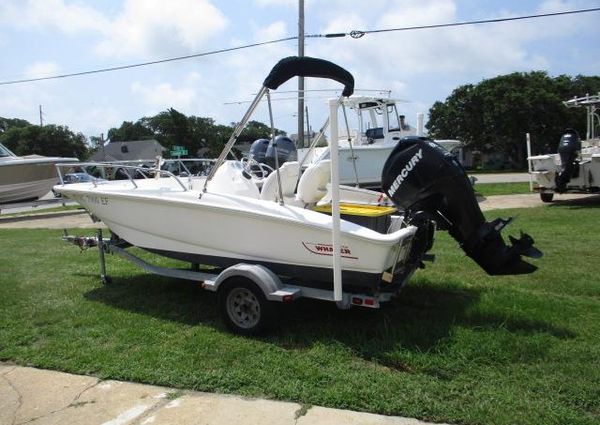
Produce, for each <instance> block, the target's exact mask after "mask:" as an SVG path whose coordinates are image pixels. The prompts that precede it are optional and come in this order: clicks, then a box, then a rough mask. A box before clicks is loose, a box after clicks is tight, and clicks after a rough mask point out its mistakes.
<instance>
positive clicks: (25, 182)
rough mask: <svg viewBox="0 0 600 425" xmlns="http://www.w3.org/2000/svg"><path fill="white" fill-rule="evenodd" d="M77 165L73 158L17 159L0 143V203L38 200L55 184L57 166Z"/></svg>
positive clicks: (33, 157) (31, 157) (33, 156)
mask: <svg viewBox="0 0 600 425" xmlns="http://www.w3.org/2000/svg"><path fill="white" fill-rule="evenodd" d="M69 162H71V163H74V162H78V159H77V158H60V157H46V156H39V155H28V156H21V157H19V156H17V155H15V154H14V153H12V152H11V151H10V150H9V149H8V148H6V147H5V146H3V145H2V144H0V204H5V203H9V202H20V201H26V200H35V199H38V198H40V197H42V196H44V195H46V194H47V193H49V192H50V190H51V189H52V186H54V185H55V184H56V182H57V181H58V175H57V173H56V166H55V165H56V164H57V163H69Z"/></svg>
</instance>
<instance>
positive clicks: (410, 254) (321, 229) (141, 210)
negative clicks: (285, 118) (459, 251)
mask: <svg viewBox="0 0 600 425" xmlns="http://www.w3.org/2000/svg"><path fill="white" fill-rule="evenodd" d="M295 76H304V77H307V76H308V77H310V76H313V77H321V78H329V79H333V80H335V81H338V82H340V83H342V84H343V85H344V90H343V93H342V97H341V98H340V99H331V100H330V101H329V118H330V119H329V122H330V140H331V142H330V149H331V152H332V155H331V159H330V160H321V161H318V162H316V163H314V164H312V165H311V166H309V167H308V168H306V170H304V171H303V172H301V167H300V164H299V163H298V162H297V161H290V162H285V163H282V164H280V163H278V159H277V158H278V154H277V151H275V155H274V157H275V170H274V171H272V172H271V173H270V174H268V176H266V177H265V175H266V174H267V173H266V172H265V171H268V170H266V166H265V165H264V164H261V163H257V162H253V161H251V160H245V161H237V160H226V157H227V155H228V154H229V152H230V151H231V149H232V147H233V145H234V144H235V142H236V140H237V138H238V136H239V135H240V133H241V132H242V130H243V128H244V126H245V124H246V123H247V122H248V121H249V120H250V117H251V115H252V113H253V112H254V110H255V109H256V107H257V106H258V104H259V103H260V101H261V99H262V98H263V97H265V96H266V97H267V100H268V101H269V102H268V105H269V115H270V117H272V116H273V114H272V111H271V102H270V90H275V89H277V88H278V87H279V86H280V85H281V84H283V83H284V82H285V81H287V80H289V79H290V78H292V77H295ZM353 87H354V78H353V77H352V75H351V74H350V73H348V72H347V71H346V70H344V69H343V68H341V67H339V66H337V65H335V64H332V63H330V62H327V61H324V60H321V59H315V58H309V57H302V58H298V57H291V58H286V59H283V60H282V61H280V62H279V63H278V64H277V65H276V66H275V67H274V68H273V69H272V71H271V73H270V74H269V76H268V77H267V78H266V79H265V81H264V82H263V87H262V88H261V90H260V91H259V93H258V95H257V96H256V99H255V100H254V101H253V103H252V105H251V106H250V108H249V110H248V112H247V113H246V114H245V115H244V117H243V119H242V120H241V121H240V123H239V124H238V125H237V126H236V128H235V130H234V132H233V134H232V136H231V138H230V139H229V141H228V142H227V144H226V146H225V148H224V149H223V151H222V153H221V155H220V156H219V158H217V160H216V161H215V165H214V166H213V167H212V169H211V171H210V173H209V174H208V175H200V176H194V177H192V176H188V177H178V176H175V175H174V174H172V173H170V172H168V171H164V170H160V169H159V167H156V168H154V169H151V170H149V169H147V168H146V169H141V168H140V167H130V166H123V168H124V169H125V170H130V171H128V172H127V174H128V177H129V178H128V179H126V180H117V181H93V182H89V183H75V184H69V185H57V186H55V187H54V190H55V191H57V192H59V193H61V194H62V195H63V196H66V197H68V198H71V199H73V200H75V201H77V202H78V203H80V204H81V205H82V206H83V207H85V208H86V209H87V210H88V212H89V213H90V214H91V215H92V216H93V217H95V218H97V219H99V220H101V221H102V222H104V223H105V224H106V225H107V226H108V228H109V229H110V231H111V232H112V233H113V237H112V240H113V241H116V242H114V243H113V242H111V243H110V244H109V245H110V247H112V248H110V249H108V251H109V252H114V247H115V246H116V245H117V244H120V241H124V242H127V243H129V244H131V245H134V246H137V247H140V248H143V249H145V250H147V251H150V252H153V253H157V254H160V255H163V256H166V257H172V258H176V259H180V260H184V261H187V262H190V263H193V264H205V265H211V266H217V267H228V268H227V269H226V270H224V271H223V272H222V273H220V274H219V277H218V278H214V279H213V278H211V277H206V274H202V276H203V277H200V278H198V277H197V275H193V276H195V277H192V278H193V279H201V280H202V281H204V284H203V285H204V287H205V288H210V289H211V290H214V291H217V292H218V294H219V300H223V301H222V303H223V304H222V305H223V306H224V310H225V311H226V314H225V316H224V319H225V320H226V321H229V322H230V323H234V325H233V326H232V328H234V329H236V330H237V331H240V329H243V332H248V333H252V332H254V331H255V330H257V329H258V328H259V327H260V326H261V324H260V323H261V319H260V317H261V314H260V311H262V310H263V309H265V308H267V307H266V304H265V303H264V302H263V301H264V300H267V299H268V300H285V299H289V300H291V299H292V298H293V297H294V296H295V295H294V294H298V293H299V292H302V293H303V294H305V296H306V295H307V294H310V296H311V297H314V298H320V299H328V300H331V301H336V302H338V303H342V302H343V300H344V299H345V300H346V301H348V302H349V303H350V304H360V305H368V306H371V307H376V306H378V305H379V302H380V301H382V300H389V298H390V297H391V296H392V295H394V294H396V293H397V292H398V291H399V290H400V288H402V286H403V285H404V284H405V283H406V282H407V280H408V279H409V278H410V276H411V275H412V274H413V272H414V271H415V270H416V269H417V268H418V267H420V266H422V261H423V260H424V259H425V257H426V253H427V251H428V250H429V249H430V248H431V246H432V244H433V236H434V232H435V225H434V219H436V220H437V219H439V217H437V218H435V217H434V216H433V215H432V214H430V213H429V212H428V210H431V211H438V210H441V211H443V212H446V213H447V215H448V216H449V217H454V215H457V216H460V214H461V213H462V212H465V214H466V215H465V217H467V218H466V219H463V220H462V221H461V222H460V223H459V224H458V225H459V226H460V229H457V230H456V232H455V233H454V234H453V236H454V237H455V238H457V239H459V240H460V237H458V236H457V235H458V234H460V235H463V234H464V240H463V241H462V242H465V245H464V246H465V247H467V248H465V250H466V251H467V254H468V255H470V256H472V257H473V258H474V259H475V260H476V261H477V262H478V263H479V264H480V265H482V267H483V268H484V269H486V271H488V272H489V273H491V274H507V273H522V272H531V271H533V270H534V269H535V267H533V266H530V268H529V269H528V270H527V271H522V270H516V269H517V268H519V267H520V266H521V263H522V261H521V255H527V254H528V253H530V251H533V250H534V248H533V240H515V241H514V243H513V245H514V246H511V247H509V246H506V245H505V244H504V241H503V240H502V237H501V236H500V229H501V227H503V225H505V224H506V223H505V222H503V223H500V224H499V223H497V222H494V223H492V224H489V223H485V222H484V220H483V215H482V214H481V211H480V210H479V207H478V205H477V201H476V200H475V197H474V194H473V190H472V188H471V186H470V183H469V181H468V179H467V177H466V174H464V171H463V170H462V167H460V164H458V162H456V159H455V157H454V156H453V155H451V154H449V153H448V152H447V151H445V150H443V149H442V148H441V147H440V146H439V145H437V144H435V143H433V142H432V141H430V140H428V139H426V138H419V137H413V138H412V139H410V140H409V141H407V142H402V143H399V144H398V146H396V148H395V150H394V152H393V155H392V156H390V158H389V159H388V161H386V167H387V168H390V170H391V171H390V174H389V175H385V179H384V180H385V181H384V183H385V186H386V191H387V193H388V195H389V198H388V197H387V196H386V195H385V194H383V193H380V192H375V191H370V190H366V189H360V188H354V187H345V186H343V185H340V183H339V172H338V170H339V167H338V162H339V161H338V158H339V156H338V151H337V149H338V144H337V141H338V134H337V133H338V110H339V108H340V105H341V103H342V101H343V99H345V98H347V97H348V96H350V95H351V94H352V91H353ZM271 121H272V119H271ZM271 127H272V128H274V127H275V126H274V124H273V123H272V122H271ZM273 145H274V146H273V147H274V148H275V149H276V143H275V138H274V139H273ZM404 145H406V147H407V149H408V150H405V149H404ZM413 148H414V149H416V153H414V154H413V153H412V150H411V149H413ZM442 151H443V153H442ZM407 152H409V153H410V156H408V157H407V155H406V154H407ZM424 152H425V153H424ZM397 154H399V156H398V155H397ZM394 155H396V156H398V157H396V156H394ZM390 161H391V162H390ZM81 165H82V166H88V165H89V164H85V163H84V164H81ZM94 165H95V166H96V167H103V166H106V167H111V166H114V164H94ZM424 167H425V168H424ZM421 168H423V169H421ZM132 169H133V170H132ZM134 170H136V171H138V172H140V173H142V174H144V175H145V177H146V178H138V179H134V178H133V176H134V175H136V174H135V173H134V172H133V171H134ZM397 170H399V171H397ZM429 171H432V173H429ZM411 172H412V174H411ZM415 172H418V173H416V174H415ZM421 172H423V173H425V175H429V174H432V175H435V177H434V178H429V177H428V178H427V181H426V182H423V181H422V180H423V179H422V177H420V174H419V173H421ZM407 173H408V174H407ZM161 176H167V177H161ZM413 176H417V181H416V183H415V182H414V181H412V177H413ZM402 179H404V180H405V181H406V182H405V183H406V184H404V185H402V186H401V184H402V181H401V180H402ZM390 182H391V184H390ZM446 186H449V187H450V188H452V189H453V190H454V192H453V195H452V196H451V197H450V199H449V200H447V199H444V198H443V196H439V197H438V192H437V191H438V190H442V189H443V188H444V187H446ZM405 189H409V190H410V191H412V192H413V193H412V194H411V195H410V196H406V197H405V196H403V195H402V194H403V193H404V190H405ZM464 191H466V193H463V192H464ZM441 195H443V194H441ZM430 196H433V198H434V199H438V198H439V199H441V200H442V201H443V203H444V205H435V204H433V203H431V202H428V203H424V202H423V200H424V199H428V197H430ZM469 196H470V197H469ZM390 199H395V200H396V201H394V202H397V203H398V205H400V204H402V202H404V201H406V202H407V205H411V204H414V203H415V202H423V205H424V209H420V210H417V209H411V208H406V210H405V211H402V212H401V213H398V212H397V211H396V207H395V206H393V205H392V204H391V202H390ZM398 199H402V201H397V200H398ZM425 204H426V205H425ZM448 206H450V210H448V211H446V210H445V209H444V208H446V209H448ZM432 208H433V209H432ZM477 214H479V215H477ZM471 218H473V220H474V223H473V224H472V225H471V223H470V222H469V220H470V219H471ZM446 221H447V219H446ZM446 225H448V223H446ZM449 227H450V228H451V229H453V224H452V223H450V226H449ZM461 237H462V236H461ZM67 239H70V240H77V241H83V242H85V244H87V242H86V241H87V239H76V238H69V237H67ZM522 239H524V238H522ZM83 242H82V243H83ZM515 242H516V243H515ZM97 243H98V244H99V245H101V244H103V239H102V237H101V236H99V237H98V238H97ZM517 245H518V246H517ZM528 251H529V252H528ZM99 252H100V253H101V257H102V256H103V254H102V253H103V252H104V251H103V249H100V250H99ZM102 258H103V257H102ZM101 264H103V260H102V261H101ZM145 267H146V266H145ZM249 268H250V269H252V270H254V272H252V273H254V274H253V275H252V276H254V277H256V276H257V275H260V276H259V277H258V278H256V279H253V278H251V276H250V274H251V272H249V271H248V270H249ZM148 269H149V270H156V268H148ZM101 271H102V272H101V273H102V275H104V274H105V273H104V271H103V266H101ZM230 271H231V272H230ZM230 273H235V275H232V274H230ZM186 276H190V274H189V272H188V273H186ZM229 278H232V279H234V280H229ZM206 280H208V281H206ZM257 281H258V282H262V283H259V284H258V285H257V284H256V282H257ZM282 285H287V286H285V287H283V286H282ZM289 288H294V289H293V290H290V289H289ZM306 288H309V289H306ZM315 291H317V292H315ZM348 294H351V295H350V296H348ZM363 296H367V297H371V298H361V297H363ZM286 297H288V298H286ZM290 297H291V298H290ZM348 298H350V299H348ZM260 300H263V301H260ZM220 302H221V301H220ZM249 318H250V319H249Z"/></svg>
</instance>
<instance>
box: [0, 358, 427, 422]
mask: <svg viewBox="0 0 600 425" xmlns="http://www.w3.org/2000/svg"><path fill="white" fill-rule="evenodd" d="M25 423H27V424H32V425H59V424H60V425H63V424H69V425H96V424H98V425H100V424H102V425H149V424H152V425H163V424H169V425H174V424H177V425H187V424H203V425H221V424H222V425H233V424H246V425H252V424H261V425H269V424H273V425H286V424H290V425H303V424H304V425H308V424H310V425H321V424H323V425H325V424H336V425H338V424H340V425H344V424H352V425H355V424H356V425H358V424H362V425H427V424H428V423H427V422H422V421H418V420H416V419H407V418H401V417H394V416H382V415H374V414H370V413H360V412H352V411H348V410H338V409H329V408H324V407H317V406H302V405H300V404H297V403H288V402H281V401H272V400H260V399H249V398H242V397H236V396H229V395H218V394H208V393H201V392H196V391H180V390H174V389H169V388H163V387H156V386H152V385H141V384H132V383H128V382H119V381H101V380H99V379H98V378H94V377H90V376H78V375H71V374H68V373H62V372H53V371H47V370H39V369H33V368H29V367H20V366H14V365H10V364H6V363H0V424H3V425H9V424H10V425H21V424H25Z"/></svg>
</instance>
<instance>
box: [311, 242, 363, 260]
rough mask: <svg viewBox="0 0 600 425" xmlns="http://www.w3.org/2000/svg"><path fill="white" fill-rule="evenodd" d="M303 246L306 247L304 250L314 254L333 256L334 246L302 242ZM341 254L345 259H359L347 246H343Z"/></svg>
mask: <svg viewBox="0 0 600 425" xmlns="http://www.w3.org/2000/svg"><path fill="white" fill-rule="evenodd" d="M302 245H304V248H306V249H308V250H309V251H310V252H312V253H313V254H317V255H329V256H332V255H333V245H331V244H326V243H313V242H302ZM341 252H342V257H343V258H350V259H352V260H358V257H354V256H353V255H352V252H351V251H350V248H348V247H347V246H346V245H342V247H341Z"/></svg>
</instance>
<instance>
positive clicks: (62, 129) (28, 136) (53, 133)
mask: <svg viewBox="0 0 600 425" xmlns="http://www.w3.org/2000/svg"><path fill="white" fill-rule="evenodd" d="M85 142H86V138H85V136H84V135H83V134H81V133H73V132H72V131H71V130H69V128H68V127H66V126H60V125H59V126H57V125H45V126H43V127H40V126H39V125H31V124H28V125H25V126H11V127H9V128H8V130H6V131H4V132H3V133H1V134H0V143H2V144H3V145H5V146H6V147H7V148H8V149H10V150H11V151H13V152H14V153H15V154H17V155H33V154H35V155H44V156H66V157H77V158H79V159H84V158H85V157H86V156H87V153H88V149H87V146H86V143H85Z"/></svg>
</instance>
